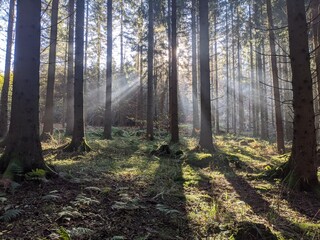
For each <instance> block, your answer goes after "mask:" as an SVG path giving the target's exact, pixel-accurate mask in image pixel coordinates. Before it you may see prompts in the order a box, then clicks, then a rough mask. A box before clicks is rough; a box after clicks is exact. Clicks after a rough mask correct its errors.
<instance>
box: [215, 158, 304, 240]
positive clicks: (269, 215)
mask: <svg viewBox="0 0 320 240" xmlns="http://www.w3.org/2000/svg"><path fill="white" fill-rule="evenodd" d="M225 157H228V155H225ZM222 162H224V163H222V164H219V163H218V164H216V165H214V166H213V168H214V169H216V170H218V171H219V172H220V173H222V174H223V175H224V177H225V178H226V180H227V181H228V182H229V183H230V184H231V185H232V187H233V189H234V191H235V192H236V193H237V194H238V195H239V197H240V199H241V200H242V201H243V202H245V203H246V204H248V205H249V206H250V207H251V209H252V211H253V212H254V213H255V214H256V215H258V216H261V217H263V218H264V219H265V220H267V221H268V222H270V223H271V224H272V225H273V227H274V228H275V229H276V230H277V231H279V232H281V233H282V234H283V236H285V237H289V238H292V237H296V236H297V235H298V236H301V235H303V234H304V230H302V229H301V228H300V227H299V226H298V225H297V224H295V223H293V222H291V221H290V220H288V219H286V218H285V217H283V216H281V215H280V214H279V212H278V210H277V209H274V207H272V206H271V204H270V203H269V202H268V201H267V200H265V199H264V198H263V196H262V195H261V194H260V193H258V192H257V190H256V189H254V188H253V187H252V186H251V185H250V184H249V183H248V181H247V180H246V179H245V178H244V177H242V176H239V175H238V174H237V173H236V171H235V170H234V168H233V167H231V166H230V165H229V164H228V163H226V162H225V161H222Z"/></svg>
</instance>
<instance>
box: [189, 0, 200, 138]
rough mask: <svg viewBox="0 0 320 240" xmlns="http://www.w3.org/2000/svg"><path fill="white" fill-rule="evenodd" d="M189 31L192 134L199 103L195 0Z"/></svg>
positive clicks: (195, 126) (197, 117) (197, 120)
mask: <svg viewBox="0 0 320 240" xmlns="http://www.w3.org/2000/svg"><path fill="white" fill-rule="evenodd" d="M191 31H192V108H193V129H192V136H196V135H197V130H199V104H198V79H197V74H198V73H197V29H196V0H192V8H191Z"/></svg>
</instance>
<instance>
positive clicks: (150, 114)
mask: <svg viewBox="0 0 320 240" xmlns="http://www.w3.org/2000/svg"><path fill="white" fill-rule="evenodd" d="M148 1H149V15H148V16H149V23H148V96H147V139H149V140H153V139H154V134H153V116H154V102H153V99H154V96H153V94H154V93H153V92H154V91H153V85H154V84H153V45H154V43H153V42H154V34H153V32H154V30H153V22H154V19H153V15H154V14H153V0H148Z"/></svg>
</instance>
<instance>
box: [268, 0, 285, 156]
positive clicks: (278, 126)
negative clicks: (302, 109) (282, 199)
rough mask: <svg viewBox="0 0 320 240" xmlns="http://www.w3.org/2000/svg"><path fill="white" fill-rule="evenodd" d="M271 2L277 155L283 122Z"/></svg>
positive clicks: (279, 150) (281, 150) (271, 45)
mask: <svg viewBox="0 0 320 240" xmlns="http://www.w3.org/2000/svg"><path fill="white" fill-rule="evenodd" d="M271 7H272V6H271V0H267V13H268V22H269V39H270V50H271V64H272V78H273V93H274V105H275V115H276V130H277V148H278V152H279V153H283V152H284V150H285V148H284V132H283V122H282V114H281V103H280V90H279V79H278V67H277V57H276V49H275V35H274V32H273V28H274V27H273V26H274V25H273V19H272V10H271Z"/></svg>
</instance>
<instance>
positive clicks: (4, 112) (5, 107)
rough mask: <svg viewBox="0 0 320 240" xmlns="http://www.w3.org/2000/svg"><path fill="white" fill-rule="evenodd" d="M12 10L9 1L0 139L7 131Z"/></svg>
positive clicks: (13, 1) (0, 102)
mask: <svg viewBox="0 0 320 240" xmlns="http://www.w3.org/2000/svg"><path fill="white" fill-rule="evenodd" d="M14 8H15V0H10V9H9V21H8V30H7V32H8V35H7V49H6V60H5V67H4V83H3V87H2V91H1V99H0V137H5V136H6V135H7V131H8V97H9V86H10V71H11V52H12V34H13V22H14Z"/></svg>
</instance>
